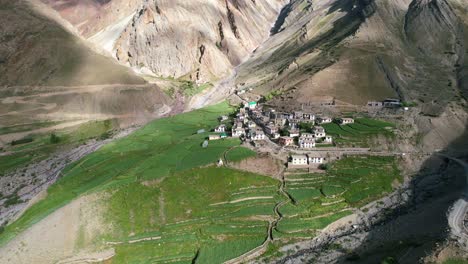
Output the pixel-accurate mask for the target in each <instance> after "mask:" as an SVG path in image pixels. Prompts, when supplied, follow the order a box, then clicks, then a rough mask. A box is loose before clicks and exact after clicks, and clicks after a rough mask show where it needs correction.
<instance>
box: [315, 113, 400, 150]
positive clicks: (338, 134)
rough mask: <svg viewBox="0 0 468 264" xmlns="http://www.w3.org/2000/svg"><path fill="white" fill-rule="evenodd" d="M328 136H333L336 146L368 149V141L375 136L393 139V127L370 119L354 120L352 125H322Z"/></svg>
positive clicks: (387, 123)
mask: <svg viewBox="0 0 468 264" xmlns="http://www.w3.org/2000/svg"><path fill="white" fill-rule="evenodd" d="M323 127H324V128H325V131H326V132H327V134H328V135H331V136H333V137H334V138H333V140H334V142H335V144H336V145H337V146H361V147H369V144H370V140H371V139H372V138H373V137H376V136H379V135H380V136H384V137H393V136H394V133H393V131H392V130H393V129H394V128H395V125H394V124H392V123H389V122H384V121H380V120H375V119H370V118H356V119H355V123H354V124H349V125H339V124H337V123H330V124H323Z"/></svg>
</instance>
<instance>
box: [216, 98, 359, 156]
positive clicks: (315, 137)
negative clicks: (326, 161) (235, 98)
mask: <svg viewBox="0 0 468 264" xmlns="http://www.w3.org/2000/svg"><path fill="white" fill-rule="evenodd" d="M227 120H228V117H227V116H221V117H220V121H221V124H220V125H219V126H217V127H216V128H215V129H214V132H215V133H218V134H216V135H211V136H210V137H209V139H210V140H217V139H221V138H225V137H227V132H228V131H227V126H226V125H225V124H223V122H224V121H227ZM333 121H334V120H333V119H332V118H331V117H328V116H315V115H314V114H312V113H309V112H301V111H296V112H293V113H284V112H277V111H275V110H274V109H263V107H262V106H261V105H258V103H257V102H249V103H246V104H245V105H244V107H242V108H240V110H239V112H237V113H236V116H235V118H234V120H233V125H232V128H231V129H230V132H231V136H232V137H242V138H245V139H248V140H252V141H261V140H266V139H267V138H269V139H271V140H272V141H274V142H276V143H277V144H279V145H281V146H285V147H296V148H297V147H299V148H301V149H312V148H315V147H316V145H317V144H332V143H333V138H332V137H331V136H329V135H327V134H326V131H325V129H324V128H323V127H322V126H321V125H322V124H328V123H332V122H333ZM335 121H336V122H338V123H339V124H342V125H346V124H351V123H354V120H353V119H352V118H339V119H336V120H335ZM304 123H305V124H307V126H308V127H309V128H311V130H310V129H309V131H308V132H302V131H301V130H300V125H301V124H304Z"/></svg>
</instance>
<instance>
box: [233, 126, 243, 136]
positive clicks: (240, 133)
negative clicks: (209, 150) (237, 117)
mask: <svg viewBox="0 0 468 264" xmlns="http://www.w3.org/2000/svg"><path fill="white" fill-rule="evenodd" d="M243 135H245V129H243V128H242V127H237V128H234V129H232V136H233V137H240V136H243Z"/></svg>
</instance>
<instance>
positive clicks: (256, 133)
mask: <svg viewBox="0 0 468 264" xmlns="http://www.w3.org/2000/svg"><path fill="white" fill-rule="evenodd" d="M250 138H251V139H252V140H265V133H263V131H261V130H256V131H254V132H253V133H252V134H251V135H250Z"/></svg>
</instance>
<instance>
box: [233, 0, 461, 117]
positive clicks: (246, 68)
mask: <svg viewBox="0 0 468 264" xmlns="http://www.w3.org/2000/svg"><path fill="white" fill-rule="evenodd" d="M411 2H412V1H411V0H396V1H379V0H376V1H373V0H355V1H340V0H335V1H324V2H309V1H302V0H297V1H292V3H291V5H290V7H289V9H290V12H289V13H288V14H287V17H286V18H285V19H284V21H285V22H284V25H282V26H281V30H278V31H279V32H278V33H277V34H275V35H274V36H273V37H272V38H271V39H269V40H268V41H267V42H266V43H265V44H264V45H262V47H261V48H259V49H258V50H257V52H256V53H255V54H254V56H252V58H250V59H249V61H248V62H247V63H245V64H244V65H242V67H240V68H239V75H238V77H237V86H238V87H239V88H240V89H245V88H250V87H254V88H255V89H256V91H257V92H259V93H262V94H267V93H269V92H271V91H274V90H280V91H282V92H283V96H282V98H280V99H278V100H277V103H279V104H283V105H286V104H289V103H294V102H301V103H307V102H310V101H314V100H320V97H321V96H324V95H327V96H331V97H334V98H336V100H338V101H343V102H345V103H351V104H357V105H362V106H364V105H365V103H366V102H367V101H369V100H381V99H384V98H386V97H399V98H401V99H402V100H406V101H418V102H419V103H421V104H424V105H426V107H425V108H424V111H425V112H426V113H428V114H436V113H440V111H441V110H442V109H443V107H444V106H445V104H446V103H447V102H449V101H451V100H453V99H454V98H456V97H457V96H459V95H458V94H459V92H460V90H459V89H458V88H457V87H456V79H457V76H456V74H454V70H455V66H456V64H457V60H458V58H460V57H461V55H462V53H463V52H461V50H462V48H461V47H460V43H461V41H460V39H461V35H460V29H459V23H458V21H459V19H458V18H457V16H456V15H455V13H454V12H453V9H452V8H450V7H449V6H448V4H447V2H446V1H413V3H412V4H411V5H410V3H411ZM421 7H424V8H421ZM421 47H422V48H421Z"/></svg>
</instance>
